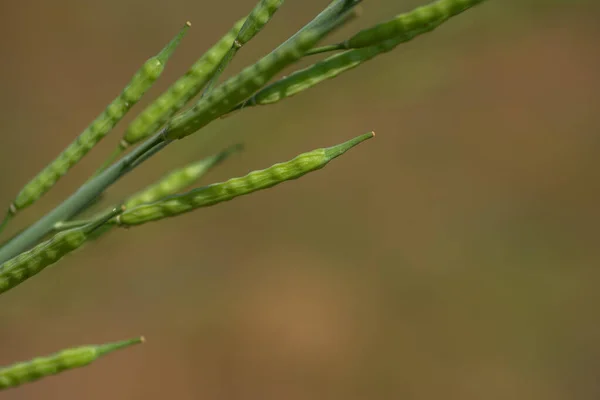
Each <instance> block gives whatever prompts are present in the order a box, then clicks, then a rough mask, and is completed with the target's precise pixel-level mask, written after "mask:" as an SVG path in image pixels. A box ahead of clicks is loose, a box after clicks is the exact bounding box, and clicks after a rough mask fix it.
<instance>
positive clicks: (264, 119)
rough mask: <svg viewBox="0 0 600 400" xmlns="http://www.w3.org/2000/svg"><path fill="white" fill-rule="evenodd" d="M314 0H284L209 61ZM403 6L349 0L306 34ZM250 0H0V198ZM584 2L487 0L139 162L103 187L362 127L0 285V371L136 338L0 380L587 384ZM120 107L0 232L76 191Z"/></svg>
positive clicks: (302, 15) (54, 390) (451, 395)
mask: <svg viewBox="0 0 600 400" xmlns="http://www.w3.org/2000/svg"><path fill="white" fill-rule="evenodd" d="M326 3H327V1H324V0H319V1H317V0H304V1H299V2H298V1H288V2H287V3H286V4H285V5H284V7H283V8H282V9H281V10H280V11H279V12H278V14H277V15H276V17H275V19H274V20H273V21H272V23H271V24H270V25H269V26H268V27H267V28H266V29H265V30H264V31H263V32H262V33H261V34H260V35H259V36H258V37H257V38H256V39H255V40H253V41H252V43H251V44H250V45H248V47H245V48H244V49H243V51H241V52H240V55H239V57H238V58H237V59H236V60H235V62H234V63H233V65H232V66H231V68H230V69H228V71H227V72H228V73H229V74H231V73H233V72H235V71H238V70H239V69H240V68H241V67H243V66H244V65H245V64H247V63H250V62H252V61H254V60H256V59H257V58H258V57H260V56H261V55H262V54H264V53H266V52H267V51H269V50H270V49H271V48H272V47H273V46H275V45H276V44H278V43H279V42H281V41H282V40H283V39H284V38H286V37H287V36H288V35H290V34H292V33H293V32H294V31H295V29H297V28H298V27H300V26H301V25H302V24H303V23H304V22H306V21H308V20H309V19H310V18H311V16H313V15H315V14H316V12H317V11H318V10H319V9H321V8H322V7H323V6H324V5H325V4H326ZM423 3H425V0H421V1H417V0H406V1H391V0H379V1H369V2H365V4H364V15H363V17H362V18H361V19H360V20H358V21H356V22H355V23H354V24H352V25H351V26H349V27H347V28H346V29H345V30H343V31H341V32H338V33H336V37H335V38H332V39H331V40H332V41H333V40H335V39H342V38H344V37H347V36H348V35H349V34H351V33H352V32H355V31H356V30H358V29H360V28H364V27H367V26H369V25H371V24H373V23H375V22H377V21H380V20H382V19H384V18H388V17H391V16H392V15H394V14H396V13H399V12H401V11H405V10H408V9H410V8H412V7H413V6H416V5H419V4H423ZM253 4H254V0H239V1H228V2H225V1H223V2H207V1H190V0H170V1H164V0H145V1H141V0H121V1H113V0H105V1H95V2H92V1H82V0H78V1H75V0H70V1H65V0H56V1H45V0H31V1H28V2H16V1H7V0H4V1H2V2H1V3H0V51H1V54H2V62H1V63H0V127H1V130H2V136H1V139H0V168H1V170H2V171H4V172H3V173H2V174H1V176H0V183H1V184H0V187H1V189H0V203H1V204H5V205H8V204H9V202H10V201H11V200H12V198H13V196H14V195H15V194H16V193H17V192H18V190H19V189H20V187H21V186H22V184H24V183H25V182H26V181H27V180H28V179H29V178H31V177H32V176H33V175H35V174H36V173H37V172H38V170H39V169H40V168H42V167H43V166H44V165H45V164H46V163H47V162H49V161H50V160H51V159H52V158H53V157H54V156H55V155H56V154H58V152H59V151H60V150H61V149H62V148H63V147H64V146H65V145H66V144H67V143H68V142H69V141H70V140H72V138H73V137H75V135H77V134H78V133H79V132H80V131H81V130H82V129H83V128H84V127H85V126H86V125H87V123H88V122H89V121H91V120H92V119H93V118H94V117H95V116H96V115H97V114H98V113H99V112H100V111H101V110H102V109H103V107H104V106H105V105H106V104H108V102H109V101H110V100H111V99H112V98H113V97H114V96H116V94H117V93H118V92H119V91H120V90H121V88H122V87H123V85H124V84H125V83H126V82H127V80H128V79H129V77H130V76H131V74H132V72H133V71H135V70H136V69H137V68H138V67H139V66H140V65H141V63H142V62H143V61H144V60H145V59H147V58H148V57H149V56H150V55H152V54H154V53H156V52H157V51H158V50H159V49H160V48H162V46H163V45H164V44H165V43H166V42H167V41H168V40H169V39H170V38H171V37H172V35H173V34H175V32H176V31H177V29H178V28H179V27H180V26H181V24H182V23H183V22H184V21H186V20H191V21H192V22H193V28H192V30H191V31H190V32H189V34H188V36H187V37H186V39H185V40H184V42H183V44H182V45H181V47H180V50H179V51H178V52H177V53H176V54H175V57H174V58H173V60H172V61H171V62H170V64H169V68H168V69H167V71H166V73H165V74H164V75H163V78H161V80H160V82H159V83H158V84H157V85H156V87H155V88H153V90H152V91H151V94H150V95H149V97H148V98H147V99H146V101H145V102H142V105H143V104H146V103H147V102H148V100H150V99H151V98H152V97H154V96H156V95H157V94H158V93H159V92H160V90H161V89H164V88H166V87H167V86H168V84H170V83H171V82H172V81H173V80H174V79H176V77H177V76H179V74H181V73H183V72H184V71H185V70H186V68H187V66H188V65H190V64H191V63H192V62H193V61H194V60H195V59H196V58H197V57H199V55H200V54H201V53H202V51H203V50H204V49H206V48H207V47H208V46H209V45H210V44H211V43H213V42H214V40H216V39H217V38H218V37H220V35H221V34H222V33H224V32H225V31H226V30H227V29H228V28H229V27H230V25H231V23H232V22H233V21H235V20H236V19H237V18H239V17H241V16H242V15H244V14H245V13H246V12H247V11H248V10H250V9H251V7H252V6H253ZM598 11H600V7H599V6H598V2H597V1H593V0H590V1H587V2H586V1H568V0H564V1H550V0H537V1H533V0H527V1H526V0H511V1H508V0H506V1H499V0H495V1H490V2H488V3H486V4H484V5H482V6H479V7H477V8H475V9H473V10H471V11H469V12H467V13H465V14H463V15H461V16H460V17H458V18H456V19H455V20H452V21H450V22H449V23H448V24H446V25H445V26H443V27H441V28H440V29H438V30H436V31H435V32H433V33H431V34H428V35H425V36H422V37H419V38H418V39H416V40H414V41H412V42H410V43H407V44H405V45H402V46H400V47H399V48H398V49H397V50H396V51H394V52H393V53H391V54H388V55H385V56H382V57H380V58H377V59H376V60H374V61H371V62H370V63H368V64H366V65H364V66H363V67H361V68H359V69H357V70H354V71H352V72H349V73H346V74H344V75H342V76H341V77H339V78H337V79H335V80H333V81H329V82H326V83H324V84H322V85H320V86H318V87H316V88H314V89H311V90H310V91H307V92H305V93H303V94H301V95H299V96H296V97H294V98H291V99H288V100H286V101H284V102H281V103H279V104H277V105H273V106H269V107H261V108H256V109H251V110H246V111H244V112H242V113H238V114H236V115H235V116H234V117H232V118H228V119H225V120H222V121H218V122H216V123H214V124H212V125H210V126H209V127H208V128H207V129H206V130H204V131H202V133H199V134H196V135H195V136H193V137H190V138H188V139H186V140H185V141H182V142H179V143H178V144H176V145H174V146H172V147H171V148H169V149H168V151H165V152H164V153H163V154H161V155H159V156H158V157H155V158H154V159H152V160H151V161H150V162H148V163H147V164H146V165H145V166H144V167H143V168H141V169H140V170H138V171H136V172H135V173H134V174H131V175H130V176H128V177H127V178H126V179H125V180H123V181H122V182H120V183H119V184H118V185H116V186H114V187H113V188H111V190H110V193H109V199H108V202H110V201H116V200H118V199H120V198H122V197H123V196H124V195H126V194H128V193H131V192H133V191H134V190H137V189H139V188H141V187H143V186H144V185H145V184H147V183H150V182H152V181H153V180H155V179H157V178H158V177H159V176H162V174H164V173H165V172H166V171H168V170H169V169H172V168H175V167H177V166H180V165H183V164H185V163H187V162H190V161H192V160H196V159H199V158H201V157H203V156H206V155H209V154H212V153H213V152H215V151H218V150H219V149H221V148H223V147H224V146H227V145H230V144H233V143H237V142H240V141H242V142H244V143H245V144H246V150H245V151H244V153H243V154H241V155H236V156H235V157H233V158H232V159H230V160H229V161H228V162H227V163H226V164H225V165H223V166H221V167H219V168H218V169H217V170H215V171H214V173H211V174H210V176H209V177H208V179H206V180H205V182H206V183H209V182H214V181H219V180H222V179H226V178H228V177H231V176H235V175H240V174H244V173H246V172H248V171H249V170H252V169H258V168H264V167H267V166H269V165H271V164H272V163H274V162H277V161H283V160H287V159H289V158H291V157H292V156H294V155H296V154H298V153H301V152H304V151H308V150H312V149H313V148H317V147H323V146H329V145H332V144H335V143H338V142H341V141H344V140H346V139H348V138H350V137H353V136H356V135H359V134H362V133H364V132H366V131H369V130H375V131H376V132H377V134H378V135H377V138H376V139H375V140H372V141H370V142H367V143H365V144H364V145H362V146H361V147H359V148H357V149H355V150H353V151H351V152H350V153H348V154H347V155H346V156H345V157H342V158H340V159H338V160H336V161H335V162H333V163H332V164H331V165H329V166H328V167H327V168H325V169H324V170H322V171H319V172H316V173H314V174H311V175H308V176H306V177H305V178H303V179H301V180H299V181H295V182H292V183H286V184H283V185H281V186H278V187H276V188H274V189H271V190H268V191H264V192H260V193H257V194H254V195H252V196H249V197H244V198H239V199H236V200H234V201H232V202H229V203H225V204H221V205H219V206H217V207H213V208H207V209H203V210H200V211H197V212H195V213H192V214H188V215H186V216H185V217H180V218H176V219H173V220H169V221H163V222H160V223H155V224H148V225H144V226H142V227H139V228H134V229H131V230H122V231H117V232H114V233H113V234H111V235H109V236H107V237H105V238H103V239H102V240H100V241H98V242H96V243H93V244H92V245H89V246H87V247H86V248H85V249H84V250H83V251H80V252H77V253H76V254H73V255H72V256H70V257H68V259H66V260H64V262H62V263H60V265H59V266H58V267H56V268H52V269H50V270H48V271H46V272H44V273H42V274H41V275H40V276H39V277H37V278H35V279H32V280H31V281H29V282H27V283H26V284H25V285H23V286H22V287H20V288H18V289H17V290H14V291H11V292H10V293H8V294H6V295H3V296H2V299H1V302H0V321H1V322H0V343H1V345H0V365H2V364H8V363H11V362H14V361H18V360H22V359H27V358H30V357H33V356H35V355H43V354H48V353H51V352H54V351H56V350H59V349H61V348H64V347H69V346H74V345H81V344H87V343H101V342H106V341H112V340H118V339H122V338H127V337H131V336H136V335H139V334H144V335H145V336H146V337H147V339H148V343H147V344H146V345H144V346H141V347H136V348H133V349H130V350H128V351H125V352H121V353H118V354H114V355H111V356H109V357H107V358H106V359H103V360H100V361H99V362H97V363H95V364H94V365H92V366H90V367H87V368H84V369H80V370H77V371H72V372H69V373H66V374H64V375H61V376H58V377H55V378H50V379H46V380H43V381H40V382H38V383H36V384H32V385H27V386H24V387H22V388H20V389H18V390H11V391H9V392H6V393H3V394H2V397H3V398H4V399H12V400H19V399H33V398H42V397H43V398H44V399H59V398H60V399H66V398H69V399H102V400H105V399H142V398H143V399H164V398H172V399H178V400H183V399H206V400H213V399H214V400H217V399H218V400H230V399H240V400H241V399H278V400H279V399H286V400H295V399H344V400H347V399H544V400H548V399H597V398H598V397H599V396H600V383H599V382H600V381H599V375H600V336H599V335H600V317H599V316H598V314H597V304H598V303H597V302H598V301H600V295H599V294H598V290H597V287H598V281H599V279H600V271H599V270H598V262H599V261H600V250H599V247H598V246H597V237H598V236H597V235H598V232H597V230H598V226H599V223H600V209H599V207H598V203H599V201H600V179H598V178H599V175H598V171H599V168H600V159H599V158H598V157H597V153H598V149H599V146H600V135H599V133H598V132H599V131H598V130H599V128H600V117H599V116H598V110H597V108H598V105H599V104H600V103H599V102H600V94H599V93H600V75H599V74H598V70H600V51H599V49H598V40H599V39H600V28H599V26H598V23H597V15H598V14H597V13H598ZM136 110H141V106H138V107H137V108H136ZM130 119H131V118H129V119H128V120H130ZM124 126H125V124H124V123H122V124H121V125H120V126H119V128H120V129H118V130H117V132H115V133H113V134H112V135H111V136H109V137H108V138H107V139H105V140H104V141H103V142H102V144H101V145H100V146H98V148H97V149H95V150H94V151H93V152H92V153H91V154H90V155H89V156H88V157H86V159H85V160H84V161H83V162H82V163H81V164H80V165H78V166H77V168H75V169H74V170H73V171H72V173H70V174H69V176H68V177H66V178H65V179H64V180H62V181H61V182H60V183H59V184H58V185H57V186H56V188H55V190H53V191H51V192H50V193H48V195H46V196H45V197H44V198H43V201H41V202H40V203H39V205H38V206H36V207H34V208H32V209H29V210H27V211H26V212H24V213H23V214H22V215H20V216H19V218H18V219H15V220H14V221H13V223H12V224H11V226H10V228H11V229H9V230H8V231H7V232H5V233H4V235H3V237H6V236H7V235H8V234H10V233H11V232H15V230H16V229H18V228H19V227H22V226H24V225H25V224H27V223H30V222H32V221H34V220H35V219H36V218H39V217H40V216H41V215H42V214H43V213H44V212H45V211H48V210H49V209H51V208H52V207H53V206H54V205H56V204H57V203H58V202H59V201H60V200H61V199H63V198H64V197H65V196H67V195H68V194H69V193H71V192H72V191H73V190H74V189H75V188H76V187H77V186H78V185H80V184H81V183H82V182H83V181H84V180H85V179H86V178H87V177H88V176H89V175H90V174H91V173H92V172H93V171H94V169H95V167H96V166H98V165H99V163H100V162H101V161H103V159H104V158H105V157H106V155H107V153H108V152H109V151H110V150H112V148H113V147H114V146H115V144H116V143H117V142H118V140H119V139H120V133H121V132H122V129H123V127H124Z"/></svg>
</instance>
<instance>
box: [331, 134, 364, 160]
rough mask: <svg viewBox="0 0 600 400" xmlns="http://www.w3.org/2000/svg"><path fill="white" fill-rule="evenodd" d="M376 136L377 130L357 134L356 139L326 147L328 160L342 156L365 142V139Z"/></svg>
mask: <svg viewBox="0 0 600 400" xmlns="http://www.w3.org/2000/svg"><path fill="white" fill-rule="evenodd" d="M374 136H375V132H372V131H371V132H369V133H365V134H363V135H360V136H357V137H355V138H354V139H350V140H348V141H347V142H344V143H340V144H338V145H336V146H332V147H328V148H326V149H325V156H326V157H327V161H331V160H333V159H334V158H336V157H339V156H341V155H342V154H344V153H345V152H347V151H348V150H350V149H351V148H353V147H354V146H356V145H358V144H360V143H362V142H364V141H365V140H368V139H371V138H372V137H374Z"/></svg>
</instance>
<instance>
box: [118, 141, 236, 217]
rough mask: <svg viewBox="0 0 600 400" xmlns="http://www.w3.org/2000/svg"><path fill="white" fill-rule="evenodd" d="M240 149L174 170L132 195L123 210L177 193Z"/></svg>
mask: <svg viewBox="0 0 600 400" xmlns="http://www.w3.org/2000/svg"><path fill="white" fill-rule="evenodd" d="M241 149H242V146H241V145H239V144H238V145H234V146H231V147H229V148H227V149H225V150H223V151H221V152H219V153H217V154H215V155H212V156H210V157H207V158H204V159H202V160H200V161H197V162H195V163H191V164H189V165H186V166H185V167H183V168H179V169H176V170H175V171H172V172H171V173H169V174H167V175H166V176H165V177H163V178H162V179H160V180H159V181H158V182H156V183H154V184H152V185H150V186H148V187H147V188H145V189H144V190H142V191H140V192H138V193H136V194H134V195H132V196H131V197H129V198H128V199H127V200H126V201H125V208H126V209H129V208H133V207H136V206H139V205H141V204H146V203H153V202H155V201H158V200H160V199H162V198H163V197H167V196H170V195H172V194H176V193H179V192H180V191H182V190H183V189H185V188H187V187H189V186H191V185H192V184H194V183H195V182H197V181H198V180H199V179H200V178H202V177H203V176H204V175H205V174H206V173H207V172H208V171H209V170H210V169H212V168H213V167H215V166H216V165H218V164H220V163H221V162H223V161H225V159H227V158H228V157H229V156H230V155H231V154H233V153H235V152H236V151H239V150H241Z"/></svg>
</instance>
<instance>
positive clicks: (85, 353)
mask: <svg viewBox="0 0 600 400" xmlns="http://www.w3.org/2000/svg"><path fill="white" fill-rule="evenodd" d="M143 342H144V338H143V337H138V338H135V339H129V340H123V341H120V342H113V343H105V344H101V345H88V346H81V347H75V348H72V349H66V350H62V351H59V352H58V353H54V354H51V355H49V356H46V357H38V358H34V359H33V360H30V361H25V362H20V363H17V364H13V365H10V366H7V367H4V368H1V369H0V390H4V389H9V388H13V387H16V386H19V385H22V384H24V383H28V382H32V381H36V380H38V379H41V378H45V377H47V376H51V375H56V374H58V373H60V372H63V371H65V370H69V369H74V368H79V367H84V366H86V365H88V364H90V363H91V362H93V361H95V360H96V359H98V358H99V357H102V356H104V355H107V354H108V353H112V352H113V351H116V350H120V349H124V348H126V347H129V346H132V345H135V344H140V343H143Z"/></svg>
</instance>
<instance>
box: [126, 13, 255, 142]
mask: <svg viewBox="0 0 600 400" xmlns="http://www.w3.org/2000/svg"><path fill="white" fill-rule="evenodd" d="M244 21H246V18H243V19H241V20H239V21H238V22H236V23H235V24H234V26H233V27H232V28H231V29H230V30H229V32H227V34H225V36H223V37H222V38H221V39H220V40H219V41H218V42H217V43H216V44H215V45H214V46H213V47H211V48H210V49H209V50H208V51H207V52H206V53H204V55H202V56H201V57H200V58H199V59H198V60H197V61H196V62H194V64H192V66H191V67H190V68H189V69H188V71H187V72H186V73H185V74H184V75H183V76H182V77H181V78H179V79H178V80H177V81H175V83H173V84H172V85H171V86H170V87H169V88H168V89H167V90H166V91H165V92H164V93H163V94H161V95H160V96H159V97H158V98H157V99H156V100H155V101H154V102H152V103H151V104H150V105H149V106H148V107H146V109H144V110H143V111H142V112H141V113H140V114H139V115H138V116H137V117H136V118H135V119H134V120H133V121H132V122H131V123H130V124H129V126H128V127H127V129H126V130H125V134H124V136H123V139H122V140H121V143H120V144H119V148H120V149H119V152H120V151H122V150H124V149H125V148H126V147H128V146H129V145H132V144H135V143H138V142H140V141H142V140H144V139H146V138H147V137H149V136H150V135H152V134H153V133H154V132H156V131H157V130H158V129H159V128H160V127H161V126H162V125H163V124H164V123H165V122H167V120H168V119H169V118H171V117H172V116H173V115H174V114H175V113H177V112H178V111H179V110H181V108H183V106H185V104H186V103H187V102H188V101H190V99H192V98H193V97H195V96H196V95H197V94H198V93H200V90H202V88H203V87H204V85H206V83H207V82H208V81H209V80H210V79H211V78H212V76H213V75H214V73H215V71H216V69H217V67H218V66H219V64H220V62H221V60H222V59H223V57H224V56H225V55H226V54H227V52H228V51H229V49H231V46H232V45H233V42H234V40H235V38H236V37H237V35H238V33H239V31H240V29H241V28H242V26H243V24H244Z"/></svg>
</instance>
